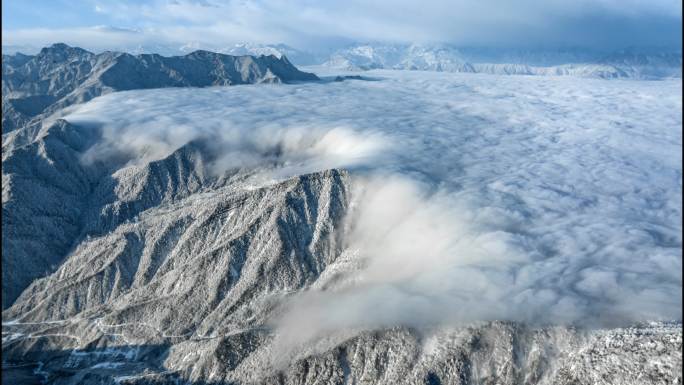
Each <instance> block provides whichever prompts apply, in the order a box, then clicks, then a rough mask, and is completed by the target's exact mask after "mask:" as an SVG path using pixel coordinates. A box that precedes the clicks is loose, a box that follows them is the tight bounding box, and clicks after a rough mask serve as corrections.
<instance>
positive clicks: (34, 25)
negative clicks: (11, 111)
mask: <svg viewBox="0 0 684 385" xmlns="http://www.w3.org/2000/svg"><path fill="white" fill-rule="evenodd" d="M2 8H3V9H2V10H3V12H2V25H3V31H2V32H3V40H2V44H3V46H32V47H40V46H44V45H47V44H50V43H54V42H56V41H63V42H66V43H69V44H74V45H80V46H83V47H85V48H89V49H92V50H103V49H130V48H131V47H136V46H172V47H176V48H177V47H180V46H188V47H193V46H195V47H203V48H221V47H225V46H227V45H232V44H234V43H238V42H252V43H287V44H290V45H294V46H296V47H298V48H307V47H308V48H321V47H324V46H329V45H331V44H341V43H345V42H352V41H390V42H446V43H454V44H458V45H471V46H472V45H476V46H529V45H532V46H535V45H536V46H539V45H542V46H562V45H573V46H590V47H601V48H616V49H619V48H623V47H625V46H647V45H655V46H680V45H681V28H682V6H681V2H680V1H678V0H572V1H571V0H545V1H542V0H518V1H509V0H488V1H482V0H432V1H414V0H411V1H408V0H391V1H390V0H377V1H372V2H371V1H364V0H348V1H330V0H320V1H313V0H237V1H217V0H201V1H192V0H147V1H130V0H122V1H98V0H82V1H66V0H57V1H45V0H41V1H20V0H4V1H3V2H2Z"/></svg>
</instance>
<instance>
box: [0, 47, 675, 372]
mask: <svg viewBox="0 0 684 385" xmlns="http://www.w3.org/2000/svg"><path fill="white" fill-rule="evenodd" d="M261 48H264V47H261ZM261 48H260V49H261ZM236 49H238V48H236ZM239 49H244V50H245V51H244V52H247V50H248V49H252V48H248V47H244V46H241V47H239ZM264 49H266V48H264ZM235 52H236V53H238V51H235ZM240 52H243V51H240ZM264 52H270V51H264ZM407 52H408V53H409V54H407ZM255 53H256V51H255ZM274 54H275V53H274ZM259 55H260V54H259ZM354 55H356V56H354V57H355V58H356V57H358V60H359V61H362V60H366V59H367V61H364V63H373V62H375V61H379V62H381V63H383V65H388V66H389V65H391V66H400V67H401V66H408V67H409V68H421V67H422V68H424V69H430V70H435V71H440V70H441V71H447V70H449V71H455V72H472V71H469V70H468V69H469V68H472V69H473V70H474V71H478V65H469V64H468V62H466V61H462V60H461V59H460V56H459V54H457V53H456V52H454V51H450V50H447V49H446V48H440V49H434V50H432V49H427V48H424V47H417V46H416V47H413V48H412V49H410V50H409V49H407V50H406V51H401V50H395V49H394V48H391V47H386V48H382V49H377V50H376V49H375V48H372V47H365V48H359V49H358V50H356V51H355V54H354ZM363 58H366V59H363ZM2 60H3V61H2V66H3V78H2V89H3V101H2V102H3V151H2V154H3V157H2V181H3V183H2V185H3V194H2V202H3V216H2V221H3V223H2V224H3V226H2V241H3V242H2V267H3V279H2V290H3V314H2V321H3V325H2V326H3V333H2V337H3V338H2V351H3V369H2V370H3V382H7V383H45V384H55V385H56V384H61V385H67V384H72V385H75V384H108V385H109V384H111V385H114V384H140V385H142V384H198V385H200V384H203V385H204V384H212V385H219V384H226V385H227V384H287V385H294V384H299V385H310V384H330V385H332V384H361V383H368V384H407V385H408V384H428V385H435V384H447V383H448V384H461V385H466V384H506V385H508V384H510V385H513V384H578V385H579V384H587V385H588V384H612V383H620V384H680V383H681V379H682V375H681V365H682V353H681V348H682V325H681V322H676V321H678V320H675V322H668V321H664V320H666V319H669V318H668V317H670V318H671V315H672V314H674V313H675V312H676V311H677V310H678V309H677V306H678V304H677V295H678V292H679V291H678V289H680V288H681V275H678V274H679V273H678V272H677V271H676V270H677V269H676V268H677V267H681V237H680V235H679V234H680V230H681V225H680V222H679V220H680V218H681V206H680V205H679V203H678V202H679V201H680V200H681V192H680V190H678V189H677V188H675V187H676V186H679V185H680V184H681V165H680V164H677V162H673V161H672V158H671V156H664V155H663V153H668V152H673V153H674V151H671V150H672V149H673V148H675V149H676V148H677V143H679V147H681V140H680V139H681V134H679V133H678V132H679V126H680V124H681V114H679V113H678V110H677V109H676V108H674V107H677V106H679V107H680V106H681V99H678V98H679V94H678V91H679V90H680V89H681V83H679V84H676V83H675V80H667V81H664V82H662V83H663V86H662V88H657V87H650V85H651V84H649V83H647V82H618V83H610V84H605V83H607V82H596V81H591V80H586V79H565V78H563V79H553V81H552V82H546V81H545V80H546V79H539V78H525V77H517V78H516V77H510V76H492V77H485V76H482V77H474V76H470V75H467V74H464V75H451V74H443V73H441V74H440V73H437V72H433V73H427V72H425V73H423V72H409V71H384V72H382V71H379V72H380V73H382V74H383V76H384V78H383V79H381V80H378V81H365V78H364V77H360V78H355V77H347V78H342V77H340V79H344V81H339V82H334V81H322V82H311V83H308V82H301V81H305V80H316V79H318V78H317V77H316V76H315V75H313V74H309V73H306V72H301V71H299V70H298V69H297V68H296V67H294V66H293V65H292V64H291V63H290V62H289V61H288V60H286V59H284V58H280V59H279V58H277V57H276V56H257V57H255V56H230V55H224V54H217V53H212V52H207V51H197V52H193V53H191V54H188V55H185V56H180V57H171V58H167V57H162V56H159V55H136V56H134V55H129V54H123V53H111V52H110V53H102V54H98V55H96V54H93V53H90V52H87V51H85V50H81V49H79V48H75V47H68V46H65V45H61V44H58V45H54V46H52V47H48V48H46V49H44V50H42V51H41V52H40V53H39V54H38V55H34V56H32V55H12V56H3V58H2ZM355 60H356V59H355ZM621 60H630V63H632V64H634V61H635V60H636V61H637V62H640V63H641V61H642V60H643V59H642V58H624V59H621ZM648 60H651V59H648ZM664 60H665V59H664ZM632 64H630V65H632ZM492 65H493V66H500V67H496V68H492V69H490V70H487V69H486V68H485V67H479V68H480V71H481V72H485V71H491V72H493V73H498V72H501V71H508V72H510V73H525V71H530V72H531V71H533V69H532V67H528V66H525V65H520V64H515V65H507V64H492ZM468 66H470V67H468ZM480 66H485V65H484V64H480ZM369 68H370V67H369ZM564 68H566V69H567V71H568V72H571V71H574V69H573V68H572V67H564ZM596 71H598V69H596ZM454 78H456V79H455V80H454ZM288 82H297V84H293V85H287V84H280V83H288ZM527 82H533V83H527ZM580 82H585V83H580ZM257 83H269V84H271V83H276V84H275V85H273V86H271V85H269V86H263V87H262V86H256V85H255V86H251V85H247V84H257ZM576 83H580V84H576ZM597 83H601V84H597ZM642 83H643V84H642ZM234 84H241V85H246V86H244V87H243V86H241V87H215V88H195V87H205V86H211V85H234ZM644 84H645V85H644ZM591 87H594V88H591ZM621 87H624V88H621ZM153 88H156V89H153ZM673 90H674V91H677V94H676V95H674V91H673ZM635 94H639V95H643V96H644V97H643V98H642V99H640V100H639V101H635V98H634V97H633V95H635ZM578 100H580V101H583V102H578ZM597 101H599V102H600V103H597ZM6 112H7V114H6ZM644 116H647V119H642V117H644ZM5 119H7V120H5ZM5 124H7V126H5ZM634 139H637V140H634ZM654 148H657V149H658V151H653V149H654ZM373 171H376V172H380V171H381V172H380V174H378V175H376V177H377V178H378V180H379V182H380V183H379V184H378V185H375V184H373V183H370V182H369V181H372V180H373V174H372V172H373ZM398 173H401V175H402V176H403V177H405V178H415V180H414V179H410V181H411V183H406V184H405V183H397V182H396V181H395V179H396V178H399V175H396V174H398ZM423 185H425V186H428V187H429V188H427V187H426V188H425V190H426V191H423V190H422V189H420V188H418V187H417V186H423ZM673 186H674V187H673ZM431 189H432V190H433V194H430V192H429V190H431ZM454 191H456V192H457V194H456V195H458V198H459V199H460V200H451V199H452V198H454V196H453V194H452V193H453V192H454ZM376 194H377V195H376ZM677 194H679V195H677ZM441 199H444V201H442V200H441ZM444 202H446V204H443V203H444ZM393 220H394V221H395V222H393ZM678 226H679V227H678ZM454 234H457V235H456V236H454ZM452 238H454V239H452ZM456 238H457V239H456ZM452 241H453V242H456V243H455V244H453V243H452ZM454 245H455V246H458V248H456V249H453V248H452V247H453V246H454ZM445 248H446V250H447V251H448V253H443V251H444V250H445ZM454 251H456V252H454ZM373 253H377V255H374V254H373ZM407 257H408V258H407ZM459 269H462V270H459ZM458 272H461V274H460V275H457V274H456V273H458ZM452 274H454V275H452ZM559 275H562V279H558V276H559ZM445 277H446V278H445ZM675 289H677V290H675ZM433 297H435V298H433ZM654 299H655V300H654ZM679 300H680V302H681V297H679ZM534 305H536V306H534ZM679 306H681V305H679ZM483 308H484V309H483ZM642 308H643V309H645V310H644V312H645V314H647V315H648V316H652V315H654V314H655V315H656V316H659V317H658V320H656V321H654V322H631V321H632V320H633V319H641V318H643V317H633V318H632V317H631V316H632V312H634V311H636V310H635V309H638V310H642ZM295 310H299V311H295ZM554 311H555V312H560V313H562V315H563V316H567V317H575V318H570V320H571V321H577V320H579V321H578V322H577V325H573V324H572V323H558V324H554V323H552V322H551V321H550V320H552V319H553V318H551V317H550V315H549V314H551V313H552V312H554ZM509 312H510V313H509ZM661 312H662V313H661ZM507 315H510V316H511V317H507ZM639 315H640V316H641V315H642V314H641V313H639ZM546 317H549V318H546ZM653 317H655V316H653ZM584 318H591V322H596V324H592V323H591V322H590V321H588V320H586V321H585V320H584ZM613 318H614V319H613ZM359 319H360V320H361V321H363V322H360V321H359ZM606 319H609V321H612V322H613V323H614V324H612V325H608V324H609V322H605V323H600V322H604V321H606ZM647 319H651V318H647ZM353 321H357V322H356V323H355V322H353ZM527 321H530V322H527ZM584 322H586V323H584ZM616 325H617V326H616Z"/></svg>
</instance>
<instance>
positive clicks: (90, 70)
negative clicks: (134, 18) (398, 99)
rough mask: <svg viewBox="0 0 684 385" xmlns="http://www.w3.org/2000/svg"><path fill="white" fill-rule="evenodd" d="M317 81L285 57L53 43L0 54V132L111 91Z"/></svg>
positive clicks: (10, 129) (314, 76)
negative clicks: (29, 51) (99, 49)
mask: <svg viewBox="0 0 684 385" xmlns="http://www.w3.org/2000/svg"><path fill="white" fill-rule="evenodd" d="M317 79H318V78H317V77H316V75H314V74H310V73H306V72H301V71H299V70H298V69H297V68H296V67H295V66H294V65H292V64H291V63H290V62H289V61H288V60H287V58H285V57H282V56H280V57H276V56H274V55H271V54H269V55H259V56H258V57H257V56H250V55H248V54H246V53H241V54H240V55H239V56H236V55H226V54H221V53H215V52H209V51H194V52H192V53H189V54H187V55H184V56H174V57H164V56H161V55H157V54H139V55H132V54H129V53H123V52H103V53H100V54H94V53H91V52H88V51H86V50H83V49H81V48H76V47H70V46H68V45H66V44H54V45H52V46H50V47H46V48H43V49H42V50H41V51H40V52H39V53H38V54H36V55H24V54H21V53H17V54H14V55H2V130H3V133H5V132H9V131H12V130H14V129H16V128H17V127H20V126H23V125H25V124H28V123H29V122H30V121H31V120H34V119H35V118H36V117H38V116H39V115H40V116H45V115H46V114H50V113H52V112H54V111H57V110H59V109H61V108H63V107H66V106H68V105H71V104H74V103H82V102H85V101H88V100H90V99H92V98H94V97H96V96H99V95H102V94H105V93H109V92H113V91H123V90H132V89H142V88H161V87H206V86H216V85H234V84H254V83H286V82H293V81H307V80H317Z"/></svg>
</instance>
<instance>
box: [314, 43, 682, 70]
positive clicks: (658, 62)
mask: <svg viewBox="0 0 684 385" xmlns="http://www.w3.org/2000/svg"><path fill="white" fill-rule="evenodd" d="M324 65H326V66H329V67H333V68H339V69H345V70H352V71H355V70H369V69H380V68H384V69H401V70H421V71H446V72H477V73H488V74H497V75H542V76H544V75H546V76H564V75H570V76H581V77H595V78H605V79H612V78H635V79H657V78H666V77H681V73H682V55H681V53H676V52H649V53H639V52H637V51H633V50H625V51H619V52H613V53H603V52H592V51H586V50H579V49H574V50H511V49H501V50H496V49H478V48H458V47H454V46H451V45H446V44H441V45H419V44H410V45H408V44H356V45H352V46H350V47H348V48H344V49H340V50H338V51H336V52H335V53H333V54H332V55H331V56H330V58H329V59H328V60H327V61H326V62H325V63H324Z"/></svg>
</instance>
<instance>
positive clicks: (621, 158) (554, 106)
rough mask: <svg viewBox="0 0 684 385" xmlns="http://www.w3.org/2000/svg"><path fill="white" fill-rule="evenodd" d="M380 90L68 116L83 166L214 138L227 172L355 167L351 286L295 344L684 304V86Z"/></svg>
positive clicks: (325, 303) (170, 101)
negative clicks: (95, 140)
mask: <svg viewBox="0 0 684 385" xmlns="http://www.w3.org/2000/svg"><path fill="white" fill-rule="evenodd" d="M365 75H367V76H372V77H374V80H373V81H364V80H347V81H344V82H327V81H325V82H321V83H309V84H293V85H278V86H273V85H263V86H234V87H221V88H204V89H188V88H183V89H163V90H147V91H130V92H120V93H114V94H110V95H106V96H103V97H99V98H96V99H94V100H93V101H91V102H89V103H87V104H85V105H82V106H80V107H78V108H77V109H76V110H74V111H72V112H71V113H70V115H68V116H67V117H66V119H67V120H69V121H71V122H74V123H76V124H81V125H93V126H97V127H100V128H101V130H102V134H103V141H101V143H99V144H98V145H96V146H95V147H93V148H92V149H91V150H90V151H89V152H88V153H87V154H86V155H85V156H84V161H86V162H88V161H92V160H93V159H106V158H107V157H110V156H114V155H113V154H115V155H116V157H117V159H119V158H120V157H121V154H126V159H127V162H128V164H129V165H132V166H135V165H137V164H141V163H145V162H149V161H151V160H154V159H159V158H162V157H164V156H166V155H168V154H170V153H171V152H173V151H174V150H176V149H178V148H179V147H181V146H183V145H184V144H186V143H188V142H191V141H195V142H198V141H201V142H204V143H211V144H212V146H210V148H211V152H212V162H211V169H212V171H213V172H214V173H215V174H217V175H218V174H221V173H222V172H224V171H226V170H228V169H231V168H235V167H243V168H245V167H247V168H249V167H253V168H261V169H263V170H265V171H264V172H266V173H268V177H269V178H270V179H274V180H278V179H282V178H284V177H287V176H290V175H293V174H297V173H302V172H311V171H316V170H320V169H325V168H332V167H345V168H348V169H350V170H352V175H354V176H355V182H354V183H355V188H354V202H355V203H354V207H353V209H352V210H350V217H349V220H350V223H351V227H350V230H349V233H348V234H347V237H346V238H347V239H346V241H347V244H348V247H349V250H352V251H354V252H353V253H350V255H354V256H355V257H354V258H358V259H359V260H360V261H362V262H363V263H361V264H360V266H361V267H360V268H358V269H356V270H354V271H352V272H350V274H353V275H354V279H351V280H347V281H342V283H341V284H339V285H336V286H333V287H328V288H327V289H325V290H322V289H312V290H309V291H307V292H306V293H301V294H299V295H296V296H294V297H293V298H291V299H290V300H289V301H288V302H287V310H286V311H284V312H283V313H282V315H281V316H280V318H279V319H277V320H275V321H274V322H275V324H276V326H277V327H279V328H280V331H281V333H280V334H281V335H283V336H284V337H283V338H284V339H285V340H287V341H288V343H292V342H303V341H307V340H310V339H312V338H315V337H316V336H319V335H321V334H326V333H330V332H331V331H335V330H340V329H345V328H367V327H371V328H372V327H382V326H392V325H397V324H402V325H410V326H417V327H420V326H423V325H435V324H442V323H449V324H451V323H454V324H459V323H467V322H474V321H480V320H493V319H499V320H517V321H525V322H530V323H536V324H546V323H582V324H588V325H599V326H612V325H624V324H629V323H633V322H635V321H645V320H680V319H681V312H682V294H681V293H682V292H681V288H682V272H681V271H682V238H681V230H682V228H681V226H682V207H681V200H682V166H681V165H682V155H681V151H682V132H681V124H682V97H681V92H682V82H681V80H667V81H658V82H647V81H617V80H616V81H604V80H593V79H578V78H555V77H549V78H546V77H545V78H535V77H526V76H515V77H514V76H492V75H473V74H445V73H424V72H402V71H371V72H368V73H365Z"/></svg>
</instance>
